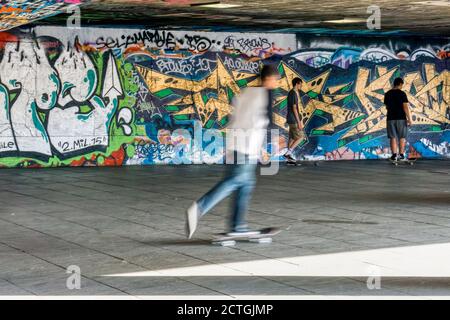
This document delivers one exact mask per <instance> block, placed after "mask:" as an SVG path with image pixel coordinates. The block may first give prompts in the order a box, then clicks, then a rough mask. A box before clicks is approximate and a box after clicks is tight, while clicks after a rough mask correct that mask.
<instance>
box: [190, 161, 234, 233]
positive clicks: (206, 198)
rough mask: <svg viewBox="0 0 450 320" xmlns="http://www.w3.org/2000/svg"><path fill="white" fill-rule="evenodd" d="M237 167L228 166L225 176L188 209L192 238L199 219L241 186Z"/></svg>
mask: <svg viewBox="0 0 450 320" xmlns="http://www.w3.org/2000/svg"><path fill="white" fill-rule="evenodd" d="M237 167H238V165H230V166H227V173H226V175H225V178H224V179H223V180H221V181H220V182H219V183H218V184H216V185H215V186H214V187H213V188H212V189H211V190H210V191H208V192H207V193H206V194H205V195H203V196H202V197H201V198H200V199H199V200H198V201H195V202H194V203H192V205H191V206H190V207H189V208H188V209H187V210H186V235H187V237H188V238H191V237H192V235H193V234H194V232H195V230H196V229H197V224H198V220H199V219H200V218H201V217H202V216H203V215H205V214H206V213H208V211H209V210H211V209H212V208H213V207H214V206H215V205H217V204H218V203H219V202H220V201H222V200H223V199H225V198H226V197H228V196H229V195H230V194H231V193H232V192H233V191H235V190H236V189H237V188H238V187H239V184H238V182H237V179H236V176H237V174H238V173H239V171H238V170H237Z"/></svg>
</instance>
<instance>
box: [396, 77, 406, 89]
mask: <svg viewBox="0 0 450 320" xmlns="http://www.w3.org/2000/svg"><path fill="white" fill-rule="evenodd" d="M403 83H404V82H403V79H402V78H395V80H394V87H396V86H399V85H401V84H403Z"/></svg>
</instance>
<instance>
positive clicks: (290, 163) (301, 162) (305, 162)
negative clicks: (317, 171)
mask: <svg viewBox="0 0 450 320" xmlns="http://www.w3.org/2000/svg"><path fill="white" fill-rule="evenodd" d="M309 164H311V165H314V166H315V167H318V166H319V161H312V160H311V161H308V160H297V161H289V160H288V161H286V165H288V166H296V167H297V166H304V165H309Z"/></svg>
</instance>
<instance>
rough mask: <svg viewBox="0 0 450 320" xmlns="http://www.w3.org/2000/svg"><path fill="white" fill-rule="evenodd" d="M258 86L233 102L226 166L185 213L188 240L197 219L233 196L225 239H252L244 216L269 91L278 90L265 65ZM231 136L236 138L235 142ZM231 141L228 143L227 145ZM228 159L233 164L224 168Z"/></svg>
mask: <svg viewBox="0 0 450 320" xmlns="http://www.w3.org/2000/svg"><path fill="white" fill-rule="evenodd" d="M260 78H261V86H260V87H248V88H245V89H244V90H243V91H242V93H241V94H240V95H239V96H237V97H236V98H235V99H234V100H233V106H234V111H233V115H232V118H231V121H230V123H229V125H228V127H227V146H226V149H227V165H226V167H227V168H226V174H225V177H224V179H223V180H222V181H220V182H219V183H218V184H217V185H216V186H215V187H213V188H212V189H211V190H210V191H208V192H207V193H206V194H205V195H203V196H202V197H201V198H200V199H199V200H197V201H195V202H194V203H193V204H192V205H191V206H190V207H189V208H188V209H187V210H186V236H187V238H188V239H190V238H191V237H192V235H193V234H194V232H195V230H196V229H197V225H198V221H199V219H200V218H201V217H202V216H204V215H205V214H206V213H208V212H209V211H210V210H211V209H212V208H214V207H215V206H216V205H217V204H218V203H219V202H220V201H222V200H223V199H225V198H226V197H228V196H229V195H230V194H231V193H233V192H234V193H235V198H234V204H233V209H232V214H231V215H230V221H229V230H228V231H229V235H238V234H239V235H252V234H255V233H257V232H256V231H251V230H250V229H249V228H248V226H247V223H246V219H245V216H246V212H247V208H248V205H249V202H250V198H251V194H252V192H253V189H254V186H255V182H256V167H257V159H256V158H258V156H259V153H260V150H261V147H262V146H263V143H264V139H265V137H266V133H267V127H268V125H269V123H270V119H269V116H270V114H271V112H270V110H269V109H270V106H271V101H270V97H271V95H270V90H273V89H275V88H276V87H277V86H278V78H279V74H278V70H277V69H276V67H275V66H273V65H265V66H264V67H263V68H262V70H261V73H260ZM231 135H233V136H234V137H237V140H238V141H237V142H235V140H234V137H233V138H232V139H229V137H231ZM230 140H232V143H229V141H230ZM230 157H232V161H233V164H228V163H229V159H230Z"/></svg>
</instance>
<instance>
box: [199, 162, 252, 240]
mask: <svg viewBox="0 0 450 320" xmlns="http://www.w3.org/2000/svg"><path fill="white" fill-rule="evenodd" d="M235 159H236V157H235ZM226 167H227V169H226V174H225V178H224V179H223V180H222V181H220V182H219V183H218V184H216V186H215V187H214V188H212V189H211V190H210V191H208V192H207V193H206V194H205V195H204V196H203V197H201V198H200V199H199V200H198V202H197V205H198V208H199V210H200V215H201V216H203V215H205V214H206V213H208V211H209V210H211V209H212V208H214V207H215V206H216V205H217V204H218V203H219V202H220V201H222V200H223V199H225V198H226V197H228V196H229V195H230V194H231V193H233V192H234V193H235V196H234V203H233V214H232V215H231V218H230V231H231V232H241V231H246V230H248V227H247V223H246V220H245V214H246V213H247V208H248V204H249V202H250V199H251V195H252V191H253V189H254V187H255V182H256V164H249V163H247V162H246V163H245V164H232V165H231V164H230V165H226Z"/></svg>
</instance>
